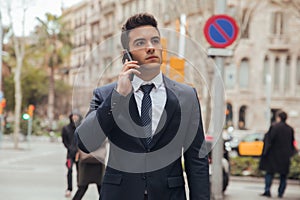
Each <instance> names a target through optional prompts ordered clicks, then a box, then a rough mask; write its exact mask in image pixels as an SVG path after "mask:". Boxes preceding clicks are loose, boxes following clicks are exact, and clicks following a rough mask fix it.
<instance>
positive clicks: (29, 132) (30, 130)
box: [27, 117, 32, 149]
mask: <svg viewBox="0 0 300 200" xmlns="http://www.w3.org/2000/svg"><path fill="white" fill-rule="evenodd" d="M27 121H28V127H27V142H28V149H30V142H31V132H32V117H29V119H28V120H27Z"/></svg>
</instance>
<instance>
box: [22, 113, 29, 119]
mask: <svg viewBox="0 0 300 200" xmlns="http://www.w3.org/2000/svg"><path fill="white" fill-rule="evenodd" d="M22 118H23V119H24V120H29V119H30V116H29V115H28V114H27V113H24V114H23V115H22Z"/></svg>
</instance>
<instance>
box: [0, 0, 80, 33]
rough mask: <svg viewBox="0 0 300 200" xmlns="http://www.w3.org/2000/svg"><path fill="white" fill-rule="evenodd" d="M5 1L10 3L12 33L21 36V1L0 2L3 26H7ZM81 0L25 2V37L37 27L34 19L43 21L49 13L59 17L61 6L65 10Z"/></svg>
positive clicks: (32, 0)
mask: <svg viewBox="0 0 300 200" xmlns="http://www.w3.org/2000/svg"><path fill="white" fill-rule="evenodd" d="M7 1H11V2H12V10H13V11H12V18H13V23H14V31H15V34H16V35H19V36H20V35H21V34H22V23H21V19H22V16H23V11H22V10H23V9H22V7H21V5H22V1H23V0H0V8H1V13H2V23H3V24H4V25H8V24H9V18H8V15H7V9H5V8H6V5H7V3H6V2H7ZM80 1H82V0H25V2H28V4H29V5H28V9H27V11H26V19H25V35H29V33H30V32H31V31H33V30H34V27H35V26H36V25H37V23H38V22H37V20H36V17H40V18H42V19H44V16H45V13H47V12H50V13H52V14H56V15H58V16H59V15H60V14H61V6H62V5H63V6H64V7H65V8H67V7H70V6H72V5H74V4H77V3H78V2H80Z"/></svg>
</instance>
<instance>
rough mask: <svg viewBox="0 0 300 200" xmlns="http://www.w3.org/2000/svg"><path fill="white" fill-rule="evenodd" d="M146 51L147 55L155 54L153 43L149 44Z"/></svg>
mask: <svg viewBox="0 0 300 200" xmlns="http://www.w3.org/2000/svg"><path fill="white" fill-rule="evenodd" d="M146 51H147V53H148V52H149V53H153V52H154V51H155V48H154V46H153V44H152V42H147V46H146Z"/></svg>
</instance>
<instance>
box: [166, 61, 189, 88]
mask: <svg viewBox="0 0 300 200" xmlns="http://www.w3.org/2000/svg"><path fill="white" fill-rule="evenodd" d="M184 63H185V61H184V59H182V58H178V57H171V58H170V67H171V68H170V73H169V75H170V78H171V79H173V80H175V81H177V82H180V83H183V82H184Z"/></svg>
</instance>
